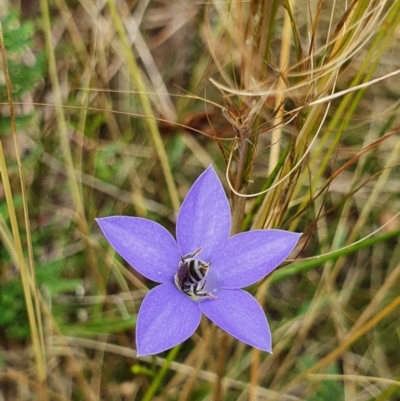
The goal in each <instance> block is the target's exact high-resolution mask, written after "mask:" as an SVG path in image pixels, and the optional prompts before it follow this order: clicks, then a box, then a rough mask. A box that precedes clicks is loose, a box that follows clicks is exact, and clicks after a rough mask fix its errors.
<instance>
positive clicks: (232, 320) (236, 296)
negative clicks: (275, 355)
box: [199, 290, 272, 353]
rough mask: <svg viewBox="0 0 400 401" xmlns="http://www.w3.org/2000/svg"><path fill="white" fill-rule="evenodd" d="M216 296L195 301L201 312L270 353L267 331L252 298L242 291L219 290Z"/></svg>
mask: <svg viewBox="0 0 400 401" xmlns="http://www.w3.org/2000/svg"><path fill="white" fill-rule="evenodd" d="M216 295H217V297H218V299H206V300H204V301H202V302H199V306H200V309H201V310H202V311H203V313H204V314H205V315H206V316H207V317H208V318H209V319H210V320H212V321H213V322H214V323H215V324H216V325H218V326H219V327H221V329H223V330H225V331H226V332H228V333H229V334H230V335H232V336H233V337H235V338H237V339H238V340H240V341H243V342H244V343H246V344H249V345H251V346H253V347H256V348H260V349H261V350H263V351H267V352H270V353H272V347H271V331H270V329H269V326H268V322H267V318H266V317H265V314H264V311H263V310H262V308H261V306H260V304H259V303H258V302H257V301H256V299H255V298H254V297H252V296H251V295H250V294H249V293H248V292H246V291H243V290H221V291H219V292H218V293H217V294H216Z"/></svg>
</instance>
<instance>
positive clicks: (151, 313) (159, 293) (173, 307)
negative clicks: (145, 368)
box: [136, 284, 201, 356]
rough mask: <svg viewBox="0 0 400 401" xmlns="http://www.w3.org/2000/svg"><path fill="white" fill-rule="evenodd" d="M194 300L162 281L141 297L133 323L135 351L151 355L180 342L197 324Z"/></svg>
mask: <svg viewBox="0 0 400 401" xmlns="http://www.w3.org/2000/svg"><path fill="white" fill-rule="evenodd" d="M200 319H201V311H200V308H199V306H198V304H197V303H196V302H194V301H193V300H191V299H190V298H189V297H188V296H187V295H185V294H184V293H183V292H180V291H178V290H177V289H176V288H175V287H174V285H173V284H161V285H159V286H157V287H155V288H153V289H152V290H151V291H150V292H149V293H148V294H147V295H146V297H145V298H144V300H143V303H142V306H141V307H140V311H139V315H138V319H137V325H136V344H137V354H138V356H141V355H153V354H158V353H159V352H162V351H165V350H167V349H169V348H172V347H174V346H175V345H178V344H180V343H181V342H183V341H185V340H186V339H187V338H189V337H190V336H191V335H192V334H193V333H194V331H195V330H196V329H197V327H198V325H199V324H200Z"/></svg>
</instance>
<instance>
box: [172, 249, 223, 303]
mask: <svg viewBox="0 0 400 401" xmlns="http://www.w3.org/2000/svg"><path fill="white" fill-rule="evenodd" d="M201 249H202V248H199V249H198V250H197V251H195V252H194V253H192V254H189V255H186V256H184V257H183V258H181V261H180V262H179V269H178V271H177V272H176V274H175V276H174V282H175V285H176V288H178V290H179V291H182V292H184V293H185V294H187V295H189V296H190V297H191V298H193V299H198V298H203V297H210V298H215V296H214V295H212V294H211V293H209V292H208V291H207V290H206V289H205V285H206V275H207V271H208V268H209V267H210V263H206V262H203V261H202V260H200V259H196V258H195V256H197V255H198V254H199V253H200V251H201Z"/></svg>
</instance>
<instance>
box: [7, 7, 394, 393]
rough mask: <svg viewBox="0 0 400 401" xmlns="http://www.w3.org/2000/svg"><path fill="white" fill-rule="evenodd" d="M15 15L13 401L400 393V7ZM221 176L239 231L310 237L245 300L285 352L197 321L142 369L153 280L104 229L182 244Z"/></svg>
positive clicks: (10, 274) (11, 66)
mask: <svg viewBox="0 0 400 401" xmlns="http://www.w3.org/2000/svg"><path fill="white" fill-rule="evenodd" d="M16 10H19V11H18V12H16ZM0 19H1V21H2V31H1V32H0V40H1V44H2V45H1V57H0V59H1V66H2V67H1V73H0V102H1V108H0V113H1V120H0V141H1V147H0V172H1V185H0V212H1V213H0V286H1V287H0V399H5V400H21V401H22V400H41V401H42V400H63V401H66V400H179V401H183V400H191V401H195V400H216V401H219V400H252V401H255V400H279V401H285V400H310V401H317V400H324V401H337V400H346V401H350V400H357V401H359V400H366V401H367V400H379V401H384V400H400V330H399V327H400V324H399V323H400V308H399V305H400V293H399V282H400V265H399V260H400V249H399V247H398V241H399V240H398V235H399V232H400V222H399V216H398V214H399V206H400V196H399V174H400V169H399V162H400V141H399V132H398V127H399V117H398V108H399V98H400V96H399V94H400V84H399V78H398V75H397V74H398V73H399V68H400V65H399V60H400V40H399V36H400V25H399V23H400V2H399V1H389V0H379V1H369V0H358V1H352V2H346V1H342V0H338V1H330V0H325V1H317V0H315V1H314V0H307V1H296V0H283V1H278V0H259V1H257V0H254V1H253V0H249V1H244V2H243V1H236V0H234V1H229V0H228V1H217V0H215V1H214V0H210V1H209V2H196V1H182V0H170V1H151V2H150V1H148V0H118V1H113V0H79V1H78V0H75V1H65V0H52V1H50V0H40V1H29V0H26V1H23V0H20V1H17V0H15V1H7V0H3V1H0ZM210 163H212V164H213V165H214V167H215V168H216V170H217V171H218V173H219V175H220V177H221V179H222V181H223V183H224V185H225V186H226V190H227V193H228V195H229V196H230V199H231V205H232V212H233V219H234V229H233V231H234V232H239V231H242V230H249V229H255V228H282V229H289V230H293V231H298V232H303V233H304V236H303V238H302V240H301V243H300V244H299V247H298V248H297V249H296V251H295V252H294V253H293V255H292V259H293V263H292V264H290V265H288V266H284V267H282V268H280V269H279V270H277V271H276V272H275V273H273V274H272V275H271V276H270V277H268V278H267V279H266V280H265V281H264V282H262V283H260V284H259V285H258V286H254V287H252V288H250V289H249V291H251V292H252V293H253V294H254V295H256V297H257V298H258V299H259V301H260V303H261V304H262V305H263V306H264V309H265V311H266V314H267V316H268V318H269V322H270V324H271V329H272V332H273V342H274V346H273V349H274V354H273V355H269V354H266V353H261V352H259V351H258V350H255V349H252V348H250V347H248V346H245V345H244V344H241V343H239V342H237V341H236V340H234V339H232V338H231V337H230V336H228V335H226V334H223V333H222V332H221V331H220V330H219V329H217V328H215V327H214V326H213V325H212V324H211V323H210V322H209V321H207V320H206V319H204V320H203V321H202V323H201V326H200V328H199V330H198V331H197V332H196V334H195V335H193V336H192V338H191V339H190V340H188V341H186V342H185V343H184V344H182V345H181V346H180V347H177V348H175V349H173V350H171V351H170V352H166V353H164V354H161V355H159V356H157V357H141V358H136V352H135V346H134V329H135V321H136V314H137V310H138V308H139V305H140V303H141V300H142V299H143V297H144V295H145V293H146V291H148V289H149V288H151V286H152V283H150V282H147V281H146V280H144V279H143V278H142V277H139V276H138V275H137V274H136V273H135V272H134V271H133V270H132V269H131V268H130V267H129V266H127V265H126V264H125V263H124V262H123V261H122V260H121V259H120V258H119V257H118V256H116V255H115V254H114V252H113V250H112V249H111V248H110V247H109V246H108V244H107V243H106V241H105V240H104V238H103V237H102V235H101V233H100V230H99V228H98V227H97V226H96V225H95V223H94V218H95V217H100V216H108V215H115V214H124V215H135V216H142V217H146V218H150V219H153V220H155V221H158V222H160V223H161V224H163V225H164V226H166V227H167V228H168V229H170V230H171V231H172V232H173V230H174V221H175V218H176V212H177V210H178V209H179V206H180V202H181V200H182V199H183V197H184V195H185V193H186V192H187V190H188V188H189V187H190V186H191V184H192V183H193V182H194V180H195V179H196V178H197V176H198V175H199V174H200V173H201V172H202V171H203V170H204V169H205V168H206V167H207V166H208V165H209V164H210ZM160 331H162V328H160Z"/></svg>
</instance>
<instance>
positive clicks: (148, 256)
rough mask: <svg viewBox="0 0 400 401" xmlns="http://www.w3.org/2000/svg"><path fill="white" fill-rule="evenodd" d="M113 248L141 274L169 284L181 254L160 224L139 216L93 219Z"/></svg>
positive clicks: (170, 236) (173, 240)
mask: <svg viewBox="0 0 400 401" xmlns="http://www.w3.org/2000/svg"><path fill="white" fill-rule="evenodd" d="M96 220H97V222H98V223H99V225H100V227H101V229H102V230H103V233H104V235H105V237H106V238H107V240H108V242H109V243H110V244H111V245H112V247H113V248H114V249H115V250H116V251H117V252H118V253H119V254H120V255H121V256H122V257H123V258H124V259H125V260H126V261H127V262H128V263H129V264H130V265H131V266H132V267H133V268H135V269H136V270H137V271H138V272H139V273H140V274H142V275H143V276H145V277H147V278H148V279H150V280H153V281H155V282H157V283H172V282H173V277H174V274H175V273H176V271H177V270H178V267H179V261H180V254H179V249H178V246H177V244H176V242H175V239H174V237H173V236H172V235H171V234H170V233H169V232H168V231H167V230H166V229H165V228H164V227H162V226H160V224H158V223H155V222H154V221H151V220H146V219H142V218H139V217H124V216H114V217H105V218H102V219H96Z"/></svg>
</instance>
